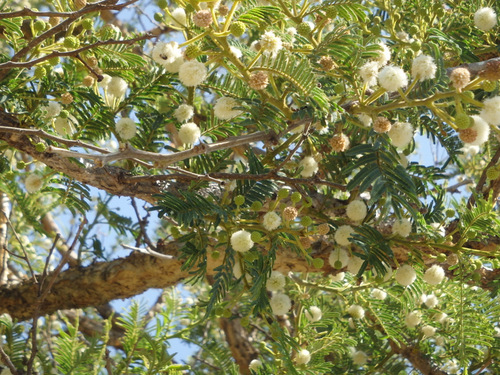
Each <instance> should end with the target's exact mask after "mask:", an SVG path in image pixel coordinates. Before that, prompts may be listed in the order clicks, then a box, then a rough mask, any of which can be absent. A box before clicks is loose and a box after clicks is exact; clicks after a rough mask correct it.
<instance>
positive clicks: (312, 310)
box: [305, 306, 323, 322]
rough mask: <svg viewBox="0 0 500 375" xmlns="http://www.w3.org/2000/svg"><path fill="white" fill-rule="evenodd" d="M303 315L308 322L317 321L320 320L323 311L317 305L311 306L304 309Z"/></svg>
mask: <svg viewBox="0 0 500 375" xmlns="http://www.w3.org/2000/svg"><path fill="white" fill-rule="evenodd" d="M305 316H306V319H307V320H309V321H310V322H318V321H319V320H321V317H322V316H323V313H322V312H321V309H320V308H319V307H318V306H311V307H309V308H308V309H307V310H306V311H305Z"/></svg>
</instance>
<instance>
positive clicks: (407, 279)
mask: <svg viewBox="0 0 500 375" xmlns="http://www.w3.org/2000/svg"><path fill="white" fill-rule="evenodd" d="M395 277H396V281H397V282H398V283H399V284H401V285H402V286H408V285H411V284H413V282H414V281H415V280H416V279H417V273H416V272H415V270H414V269H413V267H412V266H410V265H409V264H405V265H403V266H401V267H399V268H398V270H397V271H396V276H395Z"/></svg>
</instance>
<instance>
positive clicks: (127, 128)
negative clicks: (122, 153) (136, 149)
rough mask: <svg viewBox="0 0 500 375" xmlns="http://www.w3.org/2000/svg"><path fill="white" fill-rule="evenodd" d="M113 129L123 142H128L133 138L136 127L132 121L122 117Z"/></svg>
mask: <svg viewBox="0 0 500 375" xmlns="http://www.w3.org/2000/svg"><path fill="white" fill-rule="evenodd" d="M115 129H116V133H117V134H118V136H119V137H120V138H121V139H122V140H123V141H128V140H129V139H132V138H134V136H135V134H136V132H137V125H136V124H135V121H134V120H132V119H130V118H127V117H124V118H121V119H119V120H118V121H117V123H116V126H115Z"/></svg>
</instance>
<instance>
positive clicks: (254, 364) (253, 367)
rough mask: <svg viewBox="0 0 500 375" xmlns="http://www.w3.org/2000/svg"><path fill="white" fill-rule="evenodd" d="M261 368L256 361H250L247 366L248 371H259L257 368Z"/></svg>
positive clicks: (259, 362)
mask: <svg viewBox="0 0 500 375" xmlns="http://www.w3.org/2000/svg"><path fill="white" fill-rule="evenodd" d="M260 367H262V362H261V361H259V360H258V359H252V360H251V361H250V364H249V365H248V369H249V370H252V371H255V372H257V371H259V368H260Z"/></svg>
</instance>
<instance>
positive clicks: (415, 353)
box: [389, 340, 448, 375]
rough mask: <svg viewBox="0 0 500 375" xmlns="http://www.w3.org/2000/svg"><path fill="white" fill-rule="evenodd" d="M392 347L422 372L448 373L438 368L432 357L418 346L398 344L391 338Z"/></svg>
mask: <svg viewBox="0 0 500 375" xmlns="http://www.w3.org/2000/svg"><path fill="white" fill-rule="evenodd" d="M389 344H390V345H391V349H392V351H393V352H394V353H397V354H399V355H401V356H403V357H404V358H406V359H407V360H408V361H410V363H411V364H412V365H413V367H415V368H416V369H418V370H420V371H421V372H422V374H425V375H448V373H446V372H445V371H442V370H440V369H438V368H437V367H436V366H434V365H432V362H431V361H430V359H429V358H428V357H427V356H425V355H424V354H423V353H422V352H421V351H420V350H419V349H418V347H415V346H407V345H404V344H401V346H398V344H396V343H395V342H394V341H392V340H389Z"/></svg>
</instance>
